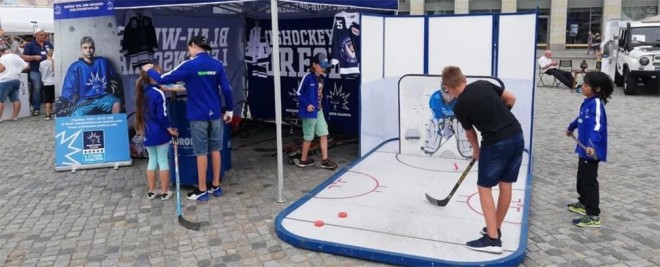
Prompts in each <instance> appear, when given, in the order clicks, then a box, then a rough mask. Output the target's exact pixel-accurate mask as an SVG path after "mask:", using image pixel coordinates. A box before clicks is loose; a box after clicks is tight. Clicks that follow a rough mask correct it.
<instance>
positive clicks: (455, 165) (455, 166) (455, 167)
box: [454, 162, 458, 170]
mask: <svg viewBox="0 0 660 267" xmlns="http://www.w3.org/2000/svg"><path fill="white" fill-rule="evenodd" d="M454 169H455V170H458V164H456V162H454Z"/></svg>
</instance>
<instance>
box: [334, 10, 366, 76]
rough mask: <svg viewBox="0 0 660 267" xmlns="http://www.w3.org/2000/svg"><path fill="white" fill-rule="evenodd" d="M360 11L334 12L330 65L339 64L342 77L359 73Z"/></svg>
mask: <svg viewBox="0 0 660 267" xmlns="http://www.w3.org/2000/svg"><path fill="white" fill-rule="evenodd" d="M359 40H360V13H348V12H345V11H342V12H339V13H337V14H335V19H334V23H333V34H332V62H331V63H332V65H337V64H339V74H341V76H342V77H345V78H346V77H348V78H354V77H357V76H359V75H360V59H359V57H358V55H359V51H360V43H359Z"/></svg>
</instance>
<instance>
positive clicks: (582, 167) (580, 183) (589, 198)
mask: <svg viewBox="0 0 660 267" xmlns="http://www.w3.org/2000/svg"><path fill="white" fill-rule="evenodd" d="M577 192H578V194H579V195H580V196H579V197H578V200H579V201H580V203H582V204H584V206H585V209H586V210H587V215H589V216H598V215H600V208H599V202H600V193H599V189H598V161H597V160H593V159H580V162H578V171H577Z"/></svg>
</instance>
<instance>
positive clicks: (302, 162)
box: [296, 158, 314, 168]
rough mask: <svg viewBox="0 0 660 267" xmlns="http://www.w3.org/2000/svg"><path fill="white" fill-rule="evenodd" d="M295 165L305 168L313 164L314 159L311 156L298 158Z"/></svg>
mask: <svg viewBox="0 0 660 267" xmlns="http://www.w3.org/2000/svg"><path fill="white" fill-rule="evenodd" d="M296 165H297V166H298V167H300V168H305V167H307V166H312V165H314V160H313V159H312V158H307V160H300V159H299V160H298V161H296Z"/></svg>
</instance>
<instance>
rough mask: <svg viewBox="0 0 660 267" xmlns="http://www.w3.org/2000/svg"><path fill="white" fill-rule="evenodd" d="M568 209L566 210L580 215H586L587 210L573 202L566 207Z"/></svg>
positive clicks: (580, 204)
mask: <svg viewBox="0 0 660 267" xmlns="http://www.w3.org/2000/svg"><path fill="white" fill-rule="evenodd" d="M566 206H567V207H568V210H570V211H572V212H575V213H577V214H580V215H587V210H586V208H585V207H584V205H583V204H582V203H580V202H575V203H572V204H568V205H566Z"/></svg>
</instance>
